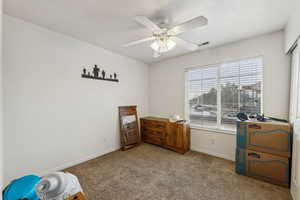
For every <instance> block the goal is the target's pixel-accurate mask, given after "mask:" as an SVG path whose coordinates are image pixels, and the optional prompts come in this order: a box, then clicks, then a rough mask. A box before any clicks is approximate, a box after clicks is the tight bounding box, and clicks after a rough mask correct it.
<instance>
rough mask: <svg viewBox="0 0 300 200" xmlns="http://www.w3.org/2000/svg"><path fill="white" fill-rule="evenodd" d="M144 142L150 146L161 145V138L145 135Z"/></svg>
mask: <svg viewBox="0 0 300 200" xmlns="http://www.w3.org/2000/svg"><path fill="white" fill-rule="evenodd" d="M143 139H144V142H148V143H151V144H157V145H162V144H163V142H162V141H163V139H162V138H161V137H158V136H155V135H151V134H146V135H143Z"/></svg>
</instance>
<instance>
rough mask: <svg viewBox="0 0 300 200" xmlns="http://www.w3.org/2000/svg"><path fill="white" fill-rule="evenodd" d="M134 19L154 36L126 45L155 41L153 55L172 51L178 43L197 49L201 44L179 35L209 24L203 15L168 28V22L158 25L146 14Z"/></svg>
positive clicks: (126, 45)
mask: <svg viewBox="0 0 300 200" xmlns="http://www.w3.org/2000/svg"><path fill="white" fill-rule="evenodd" d="M134 20H135V21H136V22H138V23H139V24H141V25H143V26H145V27H146V28H148V29H149V30H150V31H151V32H152V36H151V37H147V38H144V39H141V40H137V41H133V42H130V43H128V44H125V45H124V47H129V46H133V45H137V44H140V43H144V42H148V41H154V42H153V43H152V44H151V45H150V46H151V48H152V49H153V57H159V56H161V54H163V53H165V52H167V51H170V50H171V49H173V48H174V47H175V46H176V45H179V46H182V47H184V48H185V49H187V50H189V51H195V50H197V49H198V48H199V45H197V44H194V43H191V42H188V41H185V40H183V39H181V38H180V37H178V35H180V34H181V33H184V32H187V31H189V30H192V29H195V28H199V27H202V26H205V25H206V24H207V18H205V17H203V16H199V17H195V18H193V19H191V20H189V21H186V22H184V23H182V24H179V25H177V26H175V27H171V28H168V24H167V23H162V24H160V25H157V24H155V23H154V22H153V21H151V20H150V19H149V18H147V17H146V16H136V17H135V18H134ZM203 44H204V43H203Z"/></svg>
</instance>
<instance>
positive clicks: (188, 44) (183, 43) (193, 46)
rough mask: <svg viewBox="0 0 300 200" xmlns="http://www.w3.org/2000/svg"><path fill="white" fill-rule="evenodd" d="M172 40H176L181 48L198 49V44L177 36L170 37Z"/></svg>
mask: <svg viewBox="0 0 300 200" xmlns="http://www.w3.org/2000/svg"><path fill="white" fill-rule="evenodd" d="M172 40H174V41H175V42H176V44H178V45H179V46H182V47H183V48H185V49H187V50H189V51H195V50H197V49H198V45H196V44H194V43H191V42H188V41H185V40H183V39H181V38H179V37H172Z"/></svg>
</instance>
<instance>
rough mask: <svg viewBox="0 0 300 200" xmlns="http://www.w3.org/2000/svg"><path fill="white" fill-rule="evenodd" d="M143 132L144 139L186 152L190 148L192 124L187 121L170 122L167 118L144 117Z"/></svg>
mask: <svg viewBox="0 0 300 200" xmlns="http://www.w3.org/2000/svg"><path fill="white" fill-rule="evenodd" d="M140 120H141V133H142V138H143V141H144V142H146V143H151V144H155V145H159V146H161V147H165V148H168V149H171V150H174V151H176V152H179V153H182V154H184V153H186V152H188V151H189V150H190V126H189V124H188V123H185V122H174V123H173V122H169V119H167V118H158V117H143V118H141V119H140Z"/></svg>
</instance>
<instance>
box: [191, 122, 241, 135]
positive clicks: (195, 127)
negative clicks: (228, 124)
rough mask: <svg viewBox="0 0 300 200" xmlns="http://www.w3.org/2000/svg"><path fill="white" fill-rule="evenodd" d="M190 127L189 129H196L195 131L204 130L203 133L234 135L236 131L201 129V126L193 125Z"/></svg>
mask: <svg viewBox="0 0 300 200" xmlns="http://www.w3.org/2000/svg"><path fill="white" fill-rule="evenodd" d="M190 126H191V129H196V130H204V131H209V132H216V133H223V134H229V135H236V131H234V130H224V129H217V128H209V127H202V126H198V125H195V124H191V125H190Z"/></svg>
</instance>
